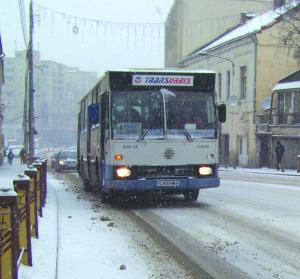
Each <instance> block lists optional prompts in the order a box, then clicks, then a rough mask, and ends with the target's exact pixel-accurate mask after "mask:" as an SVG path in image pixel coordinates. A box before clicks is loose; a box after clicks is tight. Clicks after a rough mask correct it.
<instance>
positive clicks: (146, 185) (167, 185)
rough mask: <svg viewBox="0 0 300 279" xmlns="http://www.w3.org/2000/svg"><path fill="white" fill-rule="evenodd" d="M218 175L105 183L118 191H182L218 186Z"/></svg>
mask: <svg viewBox="0 0 300 279" xmlns="http://www.w3.org/2000/svg"><path fill="white" fill-rule="evenodd" d="M219 185H220V178H219V177H210V178H208V177H207V178H194V177H193V178H192V177H191V178H185V179H182V178H181V179H153V178H151V179H145V178H144V179H137V180H112V181H110V182H108V183H106V187H105V189H107V190H120V191H124V192H126V191H178V192H181V191H184V190H189V189H205V188H213V187H218V186H219Z"/></svg>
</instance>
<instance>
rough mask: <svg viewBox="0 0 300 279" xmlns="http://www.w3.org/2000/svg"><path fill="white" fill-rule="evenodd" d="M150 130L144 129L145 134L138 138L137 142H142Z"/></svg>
mask: <svg viewBox="0 0 300 279" xmlns="http://www.w3.org/2000/svg"><path fill="white" fill-rule="evenodd" d="M150 130H151V128H148V129H146V130H145V132H144V133H142V134H141V135H140V136H139V138H138V139H137V141H140V140H143V139H144V138H145V136H146V135H147V134H148V133H149V131H150Z"/></svg>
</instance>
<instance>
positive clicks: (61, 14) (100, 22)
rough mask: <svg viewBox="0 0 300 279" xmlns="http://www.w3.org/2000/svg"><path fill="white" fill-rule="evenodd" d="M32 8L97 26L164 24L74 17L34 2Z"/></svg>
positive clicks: (160, 23) (159, 23)
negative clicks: (96, 24)
mask: <svg viewBox="0 0 300 279" xmlns="http://www.w3.org/2000/svg"><path fill="white" fill-rule="evenodd" d="M34 6H35V7H36V8H38V9H40V10H45V11H49V12H51V13H52V14H57V15H60V16H63V17H69V18H72V19H74V20H82V21H89V22H93V23H99V24H116V25H122V24H129V25H139V26H140V25H149V24H150V25H164V23H162V22H121V21H119V22H117V21H107V20H100V19H94V18H86V17H81V16H75V15H71V14H68V13H63V12H59V11H56V10H54V9H51V8H48V7H45V6H42V5H40V4H37V3H35V2H34Z"/></svg>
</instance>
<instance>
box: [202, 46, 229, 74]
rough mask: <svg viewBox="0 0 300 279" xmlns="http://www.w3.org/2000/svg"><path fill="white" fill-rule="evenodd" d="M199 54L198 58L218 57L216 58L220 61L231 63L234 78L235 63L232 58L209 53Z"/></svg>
mask: <svg viewBox="0 0 300 279" xmlns="http://www.w3.org/2000/svg"><path fill="white" fill-rule="evenodd" d="M197 54H198V56H211V57H216V58H220V59H223V60H226V61H229V62H230V63H231V66H232V76H234V63H233V61H232V60H231V59H230V58H227V57H223V56H220V55H215V54H211V53H208V52H203V51H201V52H198V53H197Z"/></svg>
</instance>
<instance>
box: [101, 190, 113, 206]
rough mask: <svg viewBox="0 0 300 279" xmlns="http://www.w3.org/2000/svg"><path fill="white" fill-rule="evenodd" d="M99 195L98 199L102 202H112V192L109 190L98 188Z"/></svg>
mask: <svg viewBox="0 0 300 279" xmlns="http://www.w3.org/2000/svg"><path fill="white" fill-rule="evenodd" d="M99 197H100V201H101V202H102V203H111V202H112V194H111V193H110V192H109V193H106V192H105V191H104V190H103V189H100V191H99Z"/></svg>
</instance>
